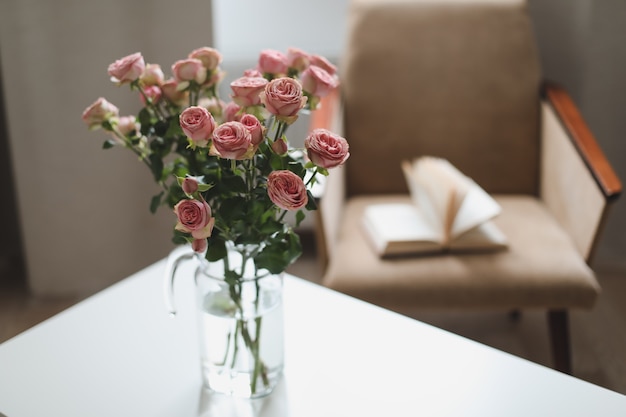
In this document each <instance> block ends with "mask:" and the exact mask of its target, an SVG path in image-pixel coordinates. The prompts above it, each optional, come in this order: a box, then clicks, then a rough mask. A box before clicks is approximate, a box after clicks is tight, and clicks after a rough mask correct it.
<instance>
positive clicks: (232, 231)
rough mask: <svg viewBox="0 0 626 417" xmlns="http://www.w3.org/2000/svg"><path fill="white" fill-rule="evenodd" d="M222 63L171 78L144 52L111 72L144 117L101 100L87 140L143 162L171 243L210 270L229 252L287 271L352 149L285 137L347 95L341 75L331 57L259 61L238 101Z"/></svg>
mask: <svg viewBox="0 0 626 417" xmlns="http://www.w3.org/2000/svg"><path fill="white" fill-rule="evenodd" d="M221 61H222V56H221V54H220V53H219V52H218V51H217V50H215V49H212V48H208V47H204V48H199V49H196V50H194V51H192V52H191V53H190V54H189V55H188V57H187V58H186V59H182V60H179V61H177V62H175V63H174V64H173V65H172V66H171V72H172V77H171V78H168V79H166V78H165V76H164V73H163V70H162V69H161V67H160V66H159V65H158V64H146V63H145V61H144V58H143V56H142V55H141V54H140V53H135V54H132V55H129V56H126V57H124V58H122V59H120V60H117V61H115V62H114V63H112V64H111V65H110V66H109V68H108V73H109V75H110V77H111V80H112V81H113V82H114V83H115V84H117V85H128V86H129V87H130V90H131V91H133V92H136V93H137V94H138V97H139V99H140V100H141V103H142V104H143V107H142V108H141V110H140V111H139V113H138V115H137V116H132V115H127V116H120V114H119V110H118V108H117V107H116V106H115V105H113V104H111V103H109V102H108V101H107V100H106V99H104V98H99V99H98V100H97V101H95V102H94V103H93V104H92V105H90V106H89V107H88V108H87V109H85V111H84V112H83V114H82V119H83V120H84V122H85V123H86V124H87V125H88V126H89V128H90V129H97V128H103V129H104V130H105V131H107V132H108V133H109V134H110V135H109V136H108V138H107V140H106V141H105V143H104V148H105V149H107V148H112V147H114V146H122V147H126V148H128V149H130V150H131V151H133V152H134V153H135V154H137V155H138V157H139V159H140V160H141V161H143V163H145V164H146V166H147V167H148V168H149V169H150V171H151V173H152V176H153V177H154V180H155V182H156V183H157V184H159V186H160V187H161V191H160V192H159V193H158V194H157V195H156V196H154V197H153V199H152V202H151V205H150V208H151V211H153V212H154V211H155V210H156V209H157V208H158V207H159V206H160V205H168V206H170V207H171V208H173V210H174V212H175V214H176V216H177V224H176V226H175V232H174V241H175V242H176V243H185V242H188V243H191V245H192V247H193V249H194V250H195V251H196V252H198V253H204V254H205V255H204V256H205V257H206V259H207V260H208V261H216V260H220V259H223V258H224V257H225V256H226V253H227V251H226V243H227V242H231V243H233V244H234V245H239V246H240V247H244V246H246V245H254V247H255V249H254V253H252V254H249V255H250V256H251V257H253V258H254V262H255V263H256V267H257V268H264V269H267V270H268V271H270V272H272V273H277V272H282V271H283V270H284V269H285V268H286V267H287V266H288V265H289V264H290V263H292V262H293V261H294V260H295V259H297V257H298V256H299V255H300V254H301V246H300V240H299V238H298V236H297V235H296V234H295V233H294V231H293V230H292V227H291V225H289V224H288V222H287V221H286V220H285V213H286V212H287V211H296V212H297V213H296V215H295V218H296V224H298V223H299V222H301V221H302V220H303V219H304V217H305V214H304V212H303V210H307V209H308V210H311V209H315V207H316V204H315V201H314V199H313V197H312V195H311V192H310V188H311V186H312V185H313V184H314V183H315V182H316V181H317V180H318V177H317V176H318V175H327V174H328V171H327V170H328V169H329V168H333V167H335V166H338V165H340V164H343V163H344V162H345V161H346V159H347V158H348V156H349V151H348V143H347V142H346V140H345V139H344V138H342V137H340V136H338V135H336V134H335V133H333V132H330V131H327V130H323V129H317V130H314V131H312V132H310V134H309V135H308V137H306V139H305V140H304V145H305V147H304V149H295V148H293V147H292V146H291V145H290V143H289V141H288V140H287V137H286V131H287V128H288V127H289V126H290V125H291V124H292V123H294V122H295V121H296V120H297V118H298V115H299V114H300V112H302V111H309V110H315V109H316V107H317V106H318V105H319V102H320V98H321V97H323V96H325V95H326V94H328V93H329V92H330V91H331V90H332V89H334V88H336V87H337V86H338V78H337V75H336V68H335V67H334V66H333V65H332V64H331V63H330V62H329V61H328V60H326V59H325V58H324V57H321V56H318V55H312V54H307V53H305V52H304V51H302V50H299V49H296V48H290V49H289V50H288V51H287V53H286V54H284V53H282V52H279V51H274V50H265V51H262V52H261V54H260V57H259V60H258V66H257V67H256V68H254V69H250V70H247V71H245V73H244V74H243V76H242V77H241V78H238V79H236V80H235V81H233V82H232V83H231V84H230V87H231V90H232V93H231V100H229V101H228V102H224V101H222V100H221V99H220V97H219V94H218V84H219V82H220V81H221V80H222V79H223V75H224V74H223V71H222V70H221V68H220V63H221Z"/></svg>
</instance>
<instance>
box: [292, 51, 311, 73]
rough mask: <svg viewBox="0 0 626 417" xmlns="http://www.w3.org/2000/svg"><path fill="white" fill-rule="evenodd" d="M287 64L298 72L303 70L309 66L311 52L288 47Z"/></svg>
mask: <svg viewBox="0 0 626 417" xmlns="http://www.w3.org/2000/svg"><path fill="white" fill-rule="evenodd" d="M287 65H288V66H289V68H293V69H295V70H296V71H298V72H302V71H304V70H305V69H307V68H308V66H309V54H307V53H306V52H304V51H303V50H302V49H298V48H288V49H287Z"/></svg>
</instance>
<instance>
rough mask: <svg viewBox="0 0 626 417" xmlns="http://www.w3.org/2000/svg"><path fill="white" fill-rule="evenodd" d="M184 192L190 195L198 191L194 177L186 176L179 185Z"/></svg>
mask: <svg viewBox="0 0 626 417" xmlns="http://www.w3.org/2000/svg"><path fill="white" fill-rule="evenodd" d="M180 187H181V188H182V189H183V191H184V192H185V194H188V195H191V194H193V193H195V192H196V191H198V181H197V180H196V179H195V178H191V177H187V178H185V179H184V180H183V183H182V184H181V186H180Z"/></svg>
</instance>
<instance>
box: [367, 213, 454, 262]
mask: <svg viewBox="0 0 626 417" xmlns="http://www.w3.org/2000/svg"><path fill="white" fill-rule="evenodd" d="M362 225H363V227H364V231H365V233H366V235H367V236H368V239H369V240H370V242H371V243H372V244H373V246H374V248H375V250H376V251H377V252H378V253H379V254H381V255H391V254H403V253H417V252H423V251H432V250H440V249H441V245H440V243H439V239H440V237H441V236H440V234H439V232H438V230H437V229H436V228H434V227H432V225H431V224H430V222H429V221H428V220H426V219H425V217H424V216H423V214H422V213H421V212H420V210H419V209H418V208H417V207H416V206H415V205H414V204H411V203H387V204H384V203H383V204H373V205H370V206H368V207H366V208H365V211H364V213H363V219H362Z"/></svg>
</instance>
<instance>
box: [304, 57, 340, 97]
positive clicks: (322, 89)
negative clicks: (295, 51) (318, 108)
mask: <svg viewBox="0 0 626 417" xmlns="http://www.w3.org/2000/svg"><path fill="white" fill-rule="evenodd" d="M300 81H301V82H302V89H303V90H304V91H306V92H307V93H309V94H311V95H312V96H316V97H324V96H326V95H328V93H330V92H331V91H332V90H333V89H334V88H336V87H337V79H336V78H335V77H333V76H331V75H330V74H329V73H328V72H326V71H325V70H324V69H322V68H320V67H318V66H316V65H311V66H310V67H309V68H307V69H305V70H304V72H303V73H302V75H301V76H300Z"/></svg>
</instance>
